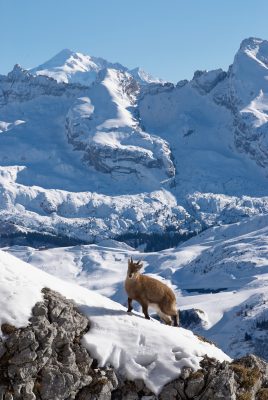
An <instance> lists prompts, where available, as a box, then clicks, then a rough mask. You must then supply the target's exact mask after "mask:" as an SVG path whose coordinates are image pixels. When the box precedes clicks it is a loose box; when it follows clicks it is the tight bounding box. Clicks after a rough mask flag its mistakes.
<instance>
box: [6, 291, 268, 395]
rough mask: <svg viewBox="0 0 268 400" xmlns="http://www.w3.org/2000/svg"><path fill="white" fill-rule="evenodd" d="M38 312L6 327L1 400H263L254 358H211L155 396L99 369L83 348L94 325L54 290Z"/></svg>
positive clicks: (266, 386)
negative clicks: (19, 324)
mask: <svg viewBox="0 0 268 400" xmlns="http://www.w3.org/2000/svg"><path fill="white" fill-rule="evenodd" d="M43 295H44V300H43V301H42V302H39V303H37V304H36V305H35V307H34V308H33V311H32V314H33V316H32V317H31V319H30V324H29V326H27V327H25V328H20V329H17V328H15V327H13V326H11V325H9V324H3V325H2V332H3V334H4V338H5V340H3V341H0V399H1V400H19V399H20V400H35V399H38V400H65V399H66V400H72V399H75V400H97V399H99V400H109V399H113V400H121V399H122V400H136V399H143V400H145V399H147V400H149V399H150V400H156V399H159V400H172V399H178V400H188V399H199V400H201V399H202V400H215V399H225V400H236V399H237V400H253V399H256V400H264V399H267V398H268V365H267V363H265V362H264V361H262V360H261V359H259V358H258V357H256V356H253V355H250V356H247V357H244V358H242V359H239V360H236V361H234V362H232V363H228V362H224V363H220V362H218V361H216V360H215V359H209V358H206V359H204V360H203V361H202V362H201V367H202V369H200V370H198V371H195V372H194V371H192V370H191V369H190V368H185V369H184V370H183V374H182V375H181V376H180V377H178V379H176V380H174V381H172V382H170V383H169V384H167V385H166V386H165V387H164V388H163V389H162V391H161V393H160V394H159V395H158V396H156V395H155V394H153V393H152V392H150V390H149V389H148V388H146V387H145V385H144V383H143V382H142V381H140V380H136V381H133V382H131V381H126V380H125V379H124V378H123V377H121V376H119V375H118V374H116V373H115V371H114V370H113V369H112V368H111V367H109V366H107V367H105V368H99V367H98V366H97V361H96V360H93V359H92V358H91V357H90V355H89V354H88V352H87V350H86V349H85V348H84V347H83V346H82V344H81V337H82V336H83V334H84V333H85V332H87V330H88V329H90V323H89V321H88V319H87V318H86V317H85V316H83V315H82V314H81V313H80V312H79V311H78V310H77V308H76V306H75V304H74V303H73V302H72V301H70V300H67V299H65V298H64V297H63V296H61V295H60V294H58V293H57V292H54V291H52V290H50V289H43Z"/></svg>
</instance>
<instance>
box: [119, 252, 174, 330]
mask: <svg viewBox="0 0 268 400" xmlns="http://www.w3.org/2000/svg"><path fill="white" fill-rule="evenodd" d="M142 266H143V264H142V263H141V262H140V261H138V262H134V261H133V260H132V257H131V259H130V260H128V271H127V277H126V280H125V289H126V292H127V295H128V310H127V312H131V311H132V310H133V307H132V300H136V301H137V302H138V303H140V305H141V306H142V311H143V313H144V316H145V318H146V319H150V316H149V314H148V307H149V306H150V307H152V308H154V309H155V310H156V312H157V314H158V315H159V317H160V318H161V319H162V320H163V321H164V322H165V323H166V324H168V325H171V323H172V320H173V323H174V326H178V311H177V305H176V297H175V294H174V293H173V291H172V290H171V289H170V288H169V287H168V286H167V285H165V284H164V283H162V282H160V281H158V280H157V279H154V278H151V277H150V276H146V275H141V274H140V272H139V271H140V269H141V268H142Z"/></svg>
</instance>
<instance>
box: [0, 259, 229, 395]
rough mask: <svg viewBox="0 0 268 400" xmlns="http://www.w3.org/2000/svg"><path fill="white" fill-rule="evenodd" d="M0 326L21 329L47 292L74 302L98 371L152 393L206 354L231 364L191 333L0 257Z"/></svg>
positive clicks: (195, 364) (84, 341)
mask: <svg viewBox="0 0 268 400" xmlns="http://www.w3.org/2000/svg"><path fill="white" fill-rule="evenodd" d="M0 269H1V275H0V292H1V300H0V310H1V311H0V325H1V324H2V323H4V322H8V323H10V324H12V325H15V326H17V327H21V326H26V325H27V323H28V319H29V317H30V316H31V309H32V307H33V306H34V305H35V303H36V302H38V301H40V300H42V294H41V290H42V288H43V287H49V288H51V289H54V290H57V291H58V292H60V293H61V294H62V295H64V296H66V297H67V298H69V299H73V300H74V301H75V302H76V303H77V304H78V306H79V309H80V310H81V312H82V313H84V314H86V315H88V317H89V318H90V330H89V332H88V333H86V335H85V336H84V338H83V343H84V345H85V346H86V347H87V348H88V350H89V352H90V354H91V355H92V356H93V357H95V358H97V359H98V360H99V362H100V365H105V364H111V365H113V366H114V367H115V368H116V369H117V370H118V371H119V372H120V373H121V374H122V375H124V376H125V377H126V378H128V379H132V380H134V379H143V380H144V382H145V383H146V385H147V386H148V388H150V389H151V390H152V391H154V392H155V393H157V392H159V391H160V389H161V388H162V387H163V386H164V385H165V384H166V383H167V382H169V381H170V380H172V379H174V378H176V377H178V375H179V374H180V372H181V370H182V368H183V367H184V366H187V367H191V368H193V369H194V370H197V369H198V367H199V363H200V361H201V360H202V358H203V357H204V356H205V355H206V354H207V355H208V356H209V357H215V358H216V359H218V360H220V361H223V360H230V359H229V357H228V356H227V355H225V354H224V353H223V352H222V351H221V350H219V349H218V348H216V347H215V346H214V345H211V344H209V343H206V342H203V341H200V340H199V339H198V338H197V336H195V335H194V334H193V333H192V332H190V331H187V330H185V329H182V328H175V327H168V326H164V325H162V324H160V323H159V322H157V321H153V320H152V321H148V320H145V319H144V318H143V317H142V316H141V315H139V314H132V315H129V314H127V313H126V309H125V308H124V307H122V306H121V305H120V304H117V303H115V302H113V301H111V300H109V299H107V298H105V297H103V296H101V295H99V294H97V293H96V292H94V291H89V290H87V289H84V288H81V287H79V286H76V285H74V284H70V283H66V282H64V281H61V280H59V279H57V278H55V277H52V276H51V275H49V274H46V273H44V272H42V271H40V270H38V269H37V268H35V267H32V266H30V265H29V264H26V263H24V262H22V261H20V260H18V259H17V258H15V257H13V256H11V255H9V254H7V253H4V252H2V251H0Z"/></svg>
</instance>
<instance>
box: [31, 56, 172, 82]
mask: <svg viewBox="0 0 268 400" xmlns="http://www.w3.org/2000/svg"><path fill="white" fill-rule="evenodd" d="M110 68H111V69H115V70H120V71H123V72H126V71H127V72H129V74H130V75H132V76H133V78H134V79H135V80H136V81H137V82H138V83H139V84H140V85H146V84H149V83H163V82H164V81H162V80H161V79H159V78H154V77H153V76H152V75H150V74H148V73H147V72H145V71H143V70H142V69H140V68H134V69H133V70H130V69H128V68H127V67H125V66H124V65H122V64H120V63H118V62H116V63H113V62H110V61H107V60H105V59H104V58H101V57H94V56H89V55H85V54H83V53H80V52H74V51H72V50H69V49H64V50H62V51H60V52H59V53H58V54H56V55H55V56H54V57H52V58H51V59H50V60H48V61H46V62H45V63H43V64H41V65H39V66H37V67H35V68H32V69H30V70H29V71H30V72H31V73H32V74H36V75H46V76H49V77H51V78H54V79H55V80H56V81H57V82H65V83H74V82H75V83H82V84H83V85H87V86H90V85H91V84H92V83H93V82H94V81H95V80H96V78H97V75H98V73H99V72H100V71H101V70H103V69H110Z"/></svg>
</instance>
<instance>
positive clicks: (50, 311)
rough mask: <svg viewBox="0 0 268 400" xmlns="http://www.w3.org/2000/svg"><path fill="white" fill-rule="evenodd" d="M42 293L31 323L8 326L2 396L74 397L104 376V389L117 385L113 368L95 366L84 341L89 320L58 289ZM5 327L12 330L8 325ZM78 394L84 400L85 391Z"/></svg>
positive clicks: (0, 374) (0, 371)
mask: <svg viewBox="0 0 268 400" xmlns="http://www.w3.org/2000/svg"><path fill="white" fill-rule="evenodd" d="M43 293H44V301H43V302H40V303H37V304H36V305H35V307H34V308H33V317H32V318H31V320H30V325H29V326H28V327H26V328H22V329H16V330H14V331H13V332H12V329H11V330H9V332H10V331H11V334H10V335H9V336H8V337H7V340H6V341H5V342H4V343H1V347H0V355H1V359H0V399H1V400H4V399H5V400H6V399H10V400H11V399H14V400H15V399H20V400H34V399H42V400H52V399H57V400H61V399H62V400H63V399H69V400H71V399H75V398H76V396H77V395H78V393H79V392H80V391H81V389H83V388H85V387H86V386H88V385H90V384H91V385H92V388H93V389H94V390H93V389H92V392H94V393H95V392H96V393H98V388H99V386H100V384H99V381H101V388H100V391H101V392H108V388H110V391H111V390H112V389H113V387H114V386H116V377H115V375H114V373H113V371H112V370H110V369H109V368H108V369H103V370H99V369H93V368H92V362H93V359H92V358H91V357H90V356H89V354H88V352H87V350H86V349H85V348H84V347H82V346H81V344H80V338H81V336H82V335H83V334H84V333H85V332H86V331H87V330H88V329H89V321H88V319H87V318H86V317H84V316H83V315H82V314H80V313H79V312H78V311H77V309H76V307H75V305H74V304H73V303H72V302H71V301H69V300H66V299H65V298H64V297H62V296H61V295H59V294H58V293H56V292H54V291H52V290H49V289H44V290H43ZM2 330H3V331H4V333H8V326H5V327H4V329H3V327H2ZM106 374H107V376H109V379H108V378H106ZM106 381H107V382H108V381H109V384H108V383H107V385H106ZM106 386H107V388H106ZM77 398H79V399H83V397H82V394H81V396H80V395H79V397H77ZM91 398H92V399H93V398H94V397H91ZM99 398H101V397H99ZM104 398H105V397H103V399H104Z"/></svg>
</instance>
